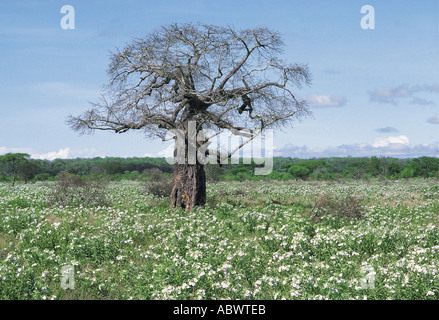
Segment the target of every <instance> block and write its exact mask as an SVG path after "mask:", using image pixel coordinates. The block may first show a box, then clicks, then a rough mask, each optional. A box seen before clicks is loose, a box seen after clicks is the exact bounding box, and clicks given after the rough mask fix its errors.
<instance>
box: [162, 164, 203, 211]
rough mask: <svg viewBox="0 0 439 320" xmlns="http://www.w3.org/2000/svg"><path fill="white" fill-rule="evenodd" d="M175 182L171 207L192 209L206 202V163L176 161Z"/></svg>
mask: <svg viewBox="0 0 439 320" xmlns="http://www.w3.org/2000/svg"><path fill="white" fill-rule="evenodd" d="M173 182H174V186H173V188H172V192H171V205H170V207H171V208H173V209H178V208H182V209H184V210H187V211H191V210H192V208H193V207H195V206H204V205H205V204H206V174H205V172H204V165H202V164H201V163H198V162H197V163H196V164H178V163H175V164H174V176H173Z"/></svg>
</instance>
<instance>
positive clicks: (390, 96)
mask: <svg viewBox="0 0 439 320" xmlns="http://www.w3.org/2000/svg"><path fill="white" fill-rule="evenodd" d="M418 92H427V93H438V92H439V85H427V84H418V85H414V86H411V87H410V86H408V85H407V84H401V85H399V86H396V87H392V86H387V87H383V88H377V89H374V90H372V91H369V92H368V93H369V97H370V101H377V102H379V103H389V104H393V105H396V104H398V103H397V101H398V99H404V98H409V97H412V96H413V95H414V94H415V93H418ZM410 103H412V104H419V105H430V104H434V102H433V101H430V100H426V99H423V98H419V97H413V99H412V100H411V102H410Z"/></svg>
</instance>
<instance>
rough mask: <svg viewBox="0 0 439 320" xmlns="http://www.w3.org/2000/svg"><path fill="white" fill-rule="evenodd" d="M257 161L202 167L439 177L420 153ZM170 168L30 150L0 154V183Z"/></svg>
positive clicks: (438, 169) (223, 174)
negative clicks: (46, 156) (45, 155)
mask: <svg viewBox="0 0 439 320" xmlns="http://www.w3.org/2000/svg"><path fill="white" fill-rule="evenodd" d="M257 166H258V165H257V164H255V163H251V164H244V163H243V160H241V162H240V163H238V164H225V165H222V166H219V165H217V164H207V165H206V176H207V179H208V180H210V181H233V180H240V181H243V180H263V179H267V180H323V181H333V180H340V179H348V180H361V179H363V180H364V179H373V178H380V179H408V178H435V179H439V159H438V158H432V157H420V158H411V159H397V158H385V157H380V158H379V157H371V158H351V157H348V158H336V157H335V158H320V159H298V158H287V157H277V158H274V159H273V171H272V172H271V173H270V174H269V175H266V176H256V175H254V173H253V172H254V168H255V167H257ZM172 171H173V167H172V165H170V164H169V163H168V162H167V161H166V159H165V158H117V157H107V158H92V159H88V158H77V159H55V160H52V161H49V160H37V159H31V158H30V156H29V155H28V154H23V153H9V154H6V155H3V156H0V181H4V182H11V183H12V184H15V181H16V180H20V181H23V182H35V181H51V180H56V179H57V177H58V176H59V175H60V174H61V173H64V172H68V173H70V174H74V175H78V176H86V177H87V176H88V177H101V178H107V179H110V180H121V179H131V180H142V179H146V180H147V179H148V178H151V177H153V176H157V174H159V175H161V176H163V177H168V178H169V177H170V176H171V175H172Z"/></svg>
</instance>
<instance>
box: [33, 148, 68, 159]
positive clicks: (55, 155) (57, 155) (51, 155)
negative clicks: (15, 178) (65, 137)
mask: <svg viewBox="0 0 439 320" xmlns="http://www.w3.org/2000/svg"><path fill="white" fill-rule="evenodd" d="M69 155H70V148H64V149H60V150H58V151H51V152H48V153H43V154H31V158H32V159H39V160H55V159H68V158H69Z"/></svg>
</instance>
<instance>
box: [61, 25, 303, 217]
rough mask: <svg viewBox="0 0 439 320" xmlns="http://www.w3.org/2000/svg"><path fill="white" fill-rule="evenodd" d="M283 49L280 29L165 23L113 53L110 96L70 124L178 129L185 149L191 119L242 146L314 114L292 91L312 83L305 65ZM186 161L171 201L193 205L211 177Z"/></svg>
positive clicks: (152, 133)
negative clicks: (288, 58)
mask: <svg viewBox="0 0 439 320" xmlns="http://www.w3.org/2000/svg"><path fill="white" fill-rule="evenodd" d="M282 48H283V42H282V40H281V37H280V35H279V34H278V33H277V32H274V31H271V30H269V29H267V28H254V29H246V30H235V29H234V28H231V27H219V26H213V25H202V24H197V25H194V24H173V25H168V26H163V27H161V28H160V29H158V30H156V31H154V32H152V33H151V34H149V35H148V36H147V37H145V38H142V39H135V40H133V41H132V42H131V43H129V44H128V45H126V47H125V48H124V50H123V51H117V52H114V53H112V55H111V63H110V66H109V69H108V75H109V83H108V85H107V87H106V90H105V91H106V94H105V95H103V96H102V98H101V100H100V101H98V102H96V103H92V105H91V109H89V110H88V111H86V112H85V113H83V114H82V115H80V116H79V117H73V116H70V117H69V119H68V123H69V125H70V126H71V128H73V129H74V130H77V131H80V132H90V131H93V130H111V131H114V132H116V133H123V132H126V131H128V130H143V131H144V132H145V133H146V135H147V137H155V138H157V137H159V138H161V139H162V140H166V133H167V132H168V131H169V130H178V132H182V133H183V135H184V136H185V142H186V143H185V144H184V145H185V148H186V151H187V150H188V149H190V148H191V144H190V143H191V141H193V140H191V139H190V137H188V134H189V131H190V130H189V129H190V128H189V124H190V123H194V122H195V123H196V126H195V134H196V135H197V134H198V133H199V132H200V131H202V130H203V129H206V128H209V129H211V130H213V131H214V132H216V133H218V134H219V133H221V132H224V131H231V132H232V133H233V134H241V135H243V136H245V137H247V140H246V141H244V142H243V143H242V144H241V145H240V146H239V147H242V145H243V144H245V143H247V142H248V141H249V140H251V139H253V138H254V137H255V136H256V134H258V133H260V132H261V131H262V130H264V129H266V128H270V127H274V126H282V125H286V124H289V123H290V122H291V121H292V120H294V119H297V118H299V117H301V116H304V115H307V114H308V113H309V112H308V110H307V107H306V102H305V101H303V100H298V99H296V97H295V96H294V94H293V89H295V88H300V87H301V85H302V84H310V75H309V71H308V68H307V66H306V65H301V64H287V63H286V62H284V61H282V60H281V59H280V55H281V53H282ZM210 138H211V137H210ZM208 140H209V137H206V138H205V141H204V142H206V141H208ZM201 145H203V144H202V143H201V141H198V142H196V143H195V145H192V147H193V148H195V149H196V150H199V149H200V147H201ZM205 145H206V144H204V146H205ZM239 147H238V148H236V149H235V150H232V151H231V152H228V154H220V152H218V150H209V151H208V152H206V153H207V154H209V155H211V156H212V155H214V156H216V157H217V158H218V161H219V159H224V158H226V159H227V158H230V157H231V155H232V153H233V152H234V151H236V150H237V149H239ZM185 154H187V152H185ZM175 157H176V153H174V158H175ZM184 159H185V161H184V162H183V163H181V161H179V162H178V161H176V162H175V164H174V177H173V179H174V187H173V190H172V193H171V207H173V208H178V207H182V208H186V209H189V210H190V209H191V208H192V207H193V206H196V205H204V204H205V200H206V179H205V173H204V167H203V163H201V162H200V161H199V160H198V158H197V160H196V163H189V162H188V157H187V156H186V157H185V158H184Z"/></svg>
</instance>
